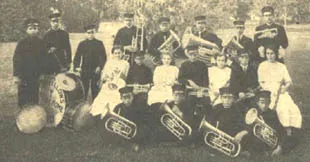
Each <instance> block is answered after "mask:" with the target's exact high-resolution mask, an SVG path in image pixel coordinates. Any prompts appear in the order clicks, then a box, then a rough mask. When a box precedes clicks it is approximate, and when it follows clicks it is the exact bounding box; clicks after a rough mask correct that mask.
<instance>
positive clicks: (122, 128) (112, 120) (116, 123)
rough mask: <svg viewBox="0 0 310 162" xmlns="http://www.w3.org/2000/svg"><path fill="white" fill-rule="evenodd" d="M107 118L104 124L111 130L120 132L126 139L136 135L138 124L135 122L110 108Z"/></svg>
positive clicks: (116, 132)
mask: <svg viewBox="0 0 310 162" xmlns="http://www.w3.org/2000/svg"><path fill="white" fill-rule="evenodd" d="M105 118H107V120H106V122H105V125H104V126H105V128H106V129H107V130H108V131H109V132H112V133H115V134H118V135H120V136H122V137H124V138H126V139H132V138H134V137H135V136H136V134H137V125H136V124H135V123H134V122H132V121H130V120H128V119H126V118H124V117H122V116H120V115H118V114H116V113H114V112H113V111H111V110H110V109H109V108H108V113H107V114H106V115H105Z"/></svg>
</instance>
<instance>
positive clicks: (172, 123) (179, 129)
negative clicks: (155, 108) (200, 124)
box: [160, 103, 192, 141]
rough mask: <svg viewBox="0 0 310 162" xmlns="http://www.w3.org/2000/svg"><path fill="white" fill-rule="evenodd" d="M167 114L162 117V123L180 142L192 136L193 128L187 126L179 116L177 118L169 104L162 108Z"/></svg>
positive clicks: (164, 104) (163, 105)
mask: <svg viewBox="0 0 310 162" xmlns="http://www.w3.org/2000/svg"><path fill="white" fill-rule="evenodd" d="M160 109H161V110H163V111H164V112H165V113H164V114H163V115H161V117H160V122H161V124H162V125H163V126H164V127H166V128H167V129H168V130H169V131H170V132H171V133H172V134H173V135H174V136H176V137H177V138H178V139H179V140H180V141H182V140H183V139H184V138H186V137H189V136H190V135H191V134H192V128H191V127H190V126H189V125H188V124H186V123H185V122H184V121H183V120H182V119H181V118H180V117H179V116H177V115H176V114H175V113H174V112H173V111H172V110H171V108H170V107H169V106H168V104H167V103H163V104H162V106H161V107H160Z"/></svg>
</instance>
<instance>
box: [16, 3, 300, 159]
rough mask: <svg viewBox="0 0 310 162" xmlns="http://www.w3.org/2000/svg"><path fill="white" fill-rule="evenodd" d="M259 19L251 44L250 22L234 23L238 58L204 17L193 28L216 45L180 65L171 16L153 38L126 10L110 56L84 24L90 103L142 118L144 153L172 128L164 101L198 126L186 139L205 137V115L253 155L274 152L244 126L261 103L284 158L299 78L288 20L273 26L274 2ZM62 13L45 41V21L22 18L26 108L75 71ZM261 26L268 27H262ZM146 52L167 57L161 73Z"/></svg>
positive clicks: (19, 73)
mask: <svg viewBox="0 0 310 162" xmlns="http://www.w3.org/2000/svg"><path fill="white" fill-rule="evenodd" d="M262 15H263V17H264V18H265V20H266V23H265V24H263V25H260V26H258V27H257V28H256V33H257V34H255V36H254V41H252V39H251V38H249V37H247V36H245V35H244V34H243V32H244V29H245V22H244V21H241V20H236V21H234V26H235V28H236V29H237V30H238V32H237V35H236V36H235V37H234V39H235V40H236V41H237V42H238V43H239V44H241V45H242V46H243V47H244V49H242V50H238V51H236V52H234V53H233V54H234V55H227V54H226V52H227V51H225V50H222V49H223V48H224V47H223V46H222V40H221V39H220V38H219V37H218V36H217V35H216V34H214V33H212V32H211V31H208V30H207V28H206V27H207V21H206V17H205V16H197V17H195V18H194V20H195V31H192V34H193V35H195V36H196V37H199V38H201V39H203V40H206V41H208V42H212V43H214V44H215V45H216V46H217V49H211V50H209V49H207V48H205V47H201V46H199V45H190V46H187V47H185V48H184V49H182V48H180V49H178V50H176V51H173V52H177V53H181V54H182V53H185V55H186V56H187V57H188V59H187V60H185V61H184V62H183V63H182V64H181V66H180V67H177V66H176V65H175V64H174V54H173V53H172V51H171V50H166V49H163V50H159V47H160V46H161V45H162V44H163V43H164V42H165V41H166V39H167V38H169V36H170V35H171V34H173V33H172V32H174V31H173V30H171V29H169V25H170V20H169V18H167V17H163V18H160V19H159V21H158V23H159V29H160V31H159V32H158V33H156V34H155V35H154V36H153V37H152V38H151V41H150V43H149V44H148V42H147V40H146V38H145V34H144V35H143V34H142V35H141V33H139V32H143V30H142V31H139V28H137V27H136V26H135V25H134V14H131V13H126V14H124V21H125V27H123V28H121V29H120V30H119V31H118V32H117V34H116V36H115V39H114V45H113V48H112V53H111V59H108V60H107V57H106V51H105V47H104V45H103V43H102V41H100V40H98V39H96V38H95V26H94V25H89V26H86V27H85V32H86V33H87V38H86V39H85V40H83V41H81V42H80V44H79V45H78V48H77V52H76V54H75V57H74V61H73V65H74V67H73V68H74V70H75V71H78V72H80V73H81V80H82V82H83V84H84V88H85V89H86V92H88V89H89V84H90V83H91V91H92V97H93V103H92V107H91V111H90V113H91V114H92V115H93V116H97V117H98V116H99V118H100V119H103V121H104V119H105V116H106V115H107V114H109V113H110V112H111V111H112V112H114V113H117V114H119V115H120V116H123V117H125V118H127V119H128V120H130V121H133V122H134V123H136V125H137V127H138V131H137V134H136V136H135V138H134V139H133V140H132V141H133V143H134V146H135V147H134V148H135V149H138V147H139V145H142V144H144V143H145V142H146V141H148V140H147V139H148V138H149V137H150V134H156V135H157V136H161V135H162V134H165V133H168V132H167V130H166V129H164V128H163V127H162V125H161V124H160V123H159V118H160V117H159V115H158V114H162V113H164V112H165V111H167V110H166V109H165V107H166V106H168V107H169V108H171V111H172V112H173V113H174V114H176V116H177V117H178V118H180V119H181V120H183V121H184V122H185V123H187V124H188V125H189V126H190V127H191V129H192V130H193V132H192V133H191V135H189V136H188V137H186V140H184V141H187V142H188V141H190V143H203V137H202V135H201V131H200V130H202V129H200V128H201V121H204V120H206V121H207V122H208V123H210V124H211V125H212V126H213V127H215V128H216V129H218V130H221V131H223V132H225V133H226V134H228V135H230V136H231V137H233V143H238V144H241V145H242V151H243V152H244V154H250V153H252V151H253V150H256V151H257V150H258V151H268V150H270V149H271V148H270V147H267V146H266V144H264V143H263V142H261V141H259V140H258V139H256V137H255V136H254V135H253V131H252V129H251V128H249V126H247V125H246V124H245V121H244V118H245V116H246V113H247V112H248V110H249V109H250V108H256V110H257V113H258V118H260V119H261V120H263V121H264V122H265V123H267V124H268V125H269V126H270V127H272V128H273V129H274V130H275V131H276V132H277V134H278V137H279V142H278V143H277V146H276V147H273V148H272V150H271V154H272V155H279V154H280V153H282V152H283V151H285V150H289V149H290V148H292V146H293V144H292V143H296V139H297V137H298V136H297V133H298V131H299V130H300V128H301V125H302V118H301V113H300V111H299V108H298V107H297V105H296V104H295V103H294V101H293V100H292V98H291V97H290V95H289V94H288V88H289V87H290V85H291V84H292V80H291V78H290V76H289V73H288V71H287V69H286V66H285V65H284V64H283V63H284V61H283V56H284V53H285V50H284V49H285V48H287V46H288V40H287V36H286V33H285V29H284V28H283V26H281V25H278V24H276V23H275V22H274V9H273V8H272V7H271V6H267V7H264V8H263V9H262ZM60 16H61V14H60V13H53V14H51V15H50V16H49V18H50V23H51V29H50V30H49V31H48V32H47V33H46V35H45V36H44V39H41V38H39V37H38V36H37V35H38V31H39V22H38V21H37V20H36V19H27V20H26V21H25V29H26V33H27V35H28V36H27V37H26V38H25V39H23V40H21V41H20V42H19V43H18V45H17V47H16V50H15V53H14V57H13V67H14V78H15V80H16V82H18V83H19V84H18V104H19V106H20V107H23V106H24V105H27V104H36V103H37V102H38V85H39V76H40V75H51V74H57V73H61V72H66V71H68V70H69V69H70V64H71V62H72V61H71V47H70V42H69V35H68V33H67V32H66V31H64V30H61V29H60V28H59V21H60ZM264 30H268V32H262V31H264ZM273 30H274V31H275V32H273ZM266 33H267V34H266ZM137 35H139V36H141V37H142V38H141V39H142V41H137V42H138V45H133V44H135V43H137V42H133V38H135V37H136V36H137ZM139 42H140V43H142V44H143V45H142V44H139ZM172 46H178V45H177V44H172ZM147 49H148V52H149V53H150V54H151V55H152V56H154V58H156V59H157V60H159V61H160V65H157V66H156V67H155V70H154V72H152V70H151V69H150V68H149V67H147V66H146V65H145V64H144V62H145V60H144V59H145V56H144V55H145V53H146V50H147ZM172 49H173V48H172ZM124 54H126V55H127V56H129V57H128V59H125V60H124V58H123V56H125V55H124ZM201 55H209V57H210V58H212V59H214V60H213V63H211V59H210V62H207V63H206V62H203V61H201V60H199V59H198V58H199V56H201ZM228 62H230V63H228ZM257 87H260V88H257ZM150 128H152V129H150ZM163 129H164V131H163ZM163 132H165V133H163ZM169 135H171V134H169ZM253 139H256V140H253Z"/></svg>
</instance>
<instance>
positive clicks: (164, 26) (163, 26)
mask: <svg viewBox="0 0 310 162" xmlns="http://www.w3.org/2000/svg"><path fill="white" fill-rule="evenodd" d="M159 29H160V31H162V32H167V31H168V30H169V23H166V22H163V23H160V24H159Z"/></svg>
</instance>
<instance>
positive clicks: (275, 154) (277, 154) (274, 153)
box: [271, 145, 282, 157]
mask: <svg viewBox="0 0 310 162" xmlns="http://www.w3.org/2000/svg"><path fill="white" fill-rule="evenodd" d="M281 153H282V147H281V146H280V145H278V146H277V148H276V149H275V150H273V151H272V153H271V156H272V157H276V156H279V155H281Z"/></svg>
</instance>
